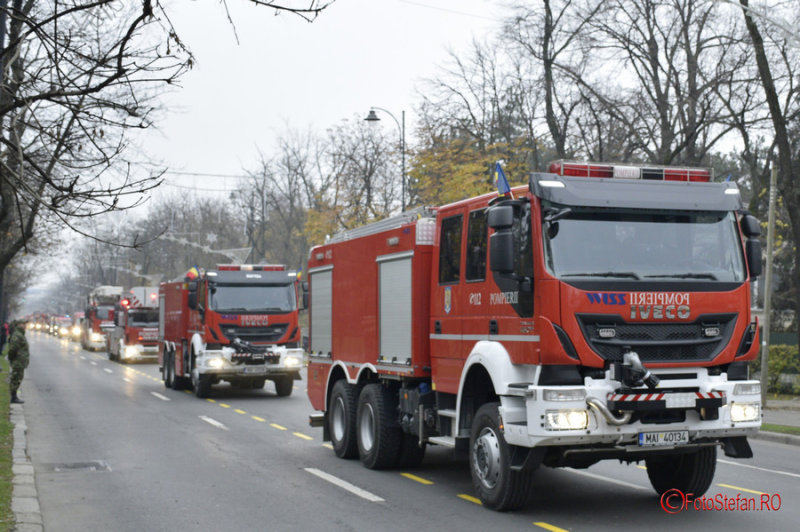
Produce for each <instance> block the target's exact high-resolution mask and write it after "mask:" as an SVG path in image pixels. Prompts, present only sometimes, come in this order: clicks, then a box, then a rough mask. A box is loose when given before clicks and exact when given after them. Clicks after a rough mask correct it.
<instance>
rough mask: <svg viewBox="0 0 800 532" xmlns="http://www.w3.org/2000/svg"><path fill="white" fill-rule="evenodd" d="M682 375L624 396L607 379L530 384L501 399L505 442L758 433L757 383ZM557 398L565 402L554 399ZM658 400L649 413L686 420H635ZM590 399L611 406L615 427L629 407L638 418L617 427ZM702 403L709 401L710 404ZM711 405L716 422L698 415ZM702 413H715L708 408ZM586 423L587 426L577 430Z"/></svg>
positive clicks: (695, 371) (632, 441) (624, 441)
mask: <svg viewBox="0 0 800 532" xmlns="http://www.w3.org/2000/svg"><path fill="white" fill-rule="evenodd" d="M670 373H676V371H675V370H671V371H670ZM686 373H691V375H692V378H687V379H685V380H670V381H662V382H661V384H660V385H659V386H658V387H657V388H656V389H655V390H648V389H646V388H642V389H641V390H638V389H637V390H636V392H637V393H634V394H627V395H625V396H624V397H620V395H619V394H618V393H617V391H616V390H615V389H614V387H613V385H614V384H617V386H618V383H616V381H612V380H610V379H608V378H606V379H603V380H594V379H591V378H587V379H585V383H584V386H537V385H529V386H528V387H527V388H523V389H519V390H511V389H509V390H508V391H509V392H511V393H512V395H504V396H502V407H501V415H502V419H503V422H504V426H505V438H506V440H507V441H508V443H510V444H513V445H519V446H523V447H540V446H553V445H593V444H615V445H621V446H628V445H633V446H637V447H638V445H639V443H638V442H639V434H640V433H664V432H672V431H687V432H688V442H685V443H691V442H693V441H695V440H698V439H719V438H725V437H732V436H747V435H751V434H754V433H756V432H757V431H758V429H759V427H760V426H761V397H760V394H759V393H752V392H753V390H755V389H758V382H757V381H730V382H729V381H727V378H726V376H725V375H724V374H723V375H719V376H711V375H708V372H707V370H706V369H705V368H691V370H687V371H686ZM695 376H696V377H695ZM661 388H670V389H690V390H691V389H697V392H695V391H691V392H684V391H682V392H681V393H670V392H664V393H663V395H662V392H660V391H659V389H661ZM553 390H555V391H559V390H560V391H562V392H563V393H561V394H558V393H555V392H554V391H553ZM639 391H641V394H639V393H638V392H639ZM743 391H744V392H745V393H742V392H743ZM559 395H560V396H561V397H560V398H561V399H564V400H554V399H555V398H556V397H558V396H559ZM631 396H633V397H631ZM656 396H658V397H660V402H652V403H651V404H650V405H649V408H650V410H648V412H665V411H670V412H680V411H684V412H685V420H684V421H674V422H668V423H653V422H650V423H646V422H643V421H642V420H641V419H640V420H637V417H641V416H642V415H645V416H646V415H647V414H646V413H645V412H644V411H643V410H641V409H640V408H648V407H645V406H644V405H643V403H644V401H645V400H648V399H653V398H654V397H656ZM592 397H593V398H595V399H597V400H599V401H600V402H601V403H603V404H604V405H610V407H613V410H615V414H614V415H615V417H616V418H617V420H618V421H617V423H619V422H620V421H622V420H623V419H624V416H623V414H624V412H625V411H626V410H625V408H626V406H625V405H631V406H630V407H628V408H630V410H631V411H635V412H637V413H639V415H638V416H637V414H634V417H633V422H625V423H621V424H615V423H614V421H613V420H608V419H606V417H605V416H604V415H603V414H602V413H601V412H600V411H599V410H598V409H595V408H591V407H590V406H589V405H588V403H587V399H588V398H592ZM706 398H713V401H712V400H711V399H706ZM615 399H616V400H615ZM640 400H642V401H640ZM609 401H611V402H610V403H609ZM625 401H629V402H628V403H626V402H625ZM712 402H713V404H715V405H717V404H718V405H721V406H719V407H718V409H717V416H716V417H717V418H716V419H713V418H714V417H715V416H714V415H713V413H712V414H708V413H706V412H703V413H701V412H700V411H698V410H699V409H701V408H702V405H704V404H706V403H712ZM634 403H635V404H634ZM706 410H709V411H713V409H712V408H709V409H706ZM732 411H733V418H732ZM703 414H705V419H704V415H703ZM645 419H646V418H645ZM559 422H561V423H559ZM584 423H585V426H582V427H581V425H583V424H584ZM568 427H576V428H568ZM577 427H581V428H577Z"/></svg>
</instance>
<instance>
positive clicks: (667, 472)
mask: <svg viewBox="0 0 800 532" xmlns="http://www.w3.org/2000/svg"><path fill="white" fill-rule="evenodd" d="M645 464H646V465H647V476H648V477H649V478H650V484H651V485H652V486H653V488H654V489H655V490H656V492H657V493H658V494H659V495H663V494H664V493H666V492H667V491H669V490H671V489H678V490H680V491H681V492H683V493H693V494H694V496H695V497H700V496H702V495H703V494H704V493H705V492H706V491H707V490H708V488H709V486H711V481H712V480H714V473H715V471H716V469H717V448H716V447H705V448H702V449H700V450H699V451H697V452H696V453H691V454H673V455H667V456H653V457H651V458H647V459H645Z"/></svg>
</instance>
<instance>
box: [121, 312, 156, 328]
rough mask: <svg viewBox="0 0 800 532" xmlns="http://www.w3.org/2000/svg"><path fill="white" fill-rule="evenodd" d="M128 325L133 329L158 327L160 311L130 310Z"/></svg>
mask: <svg viewBox="0 0 800 532" xmlns="http://www.w3.org/2000/svg"><path fill="white" fill-rule="evenodd" d="M128 325H131V326H133V327H158V311H157V310H155V309H148V310H129V311H128Z"/></svg>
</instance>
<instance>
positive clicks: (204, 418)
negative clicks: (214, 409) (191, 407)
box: [199, 416, 231, 430]
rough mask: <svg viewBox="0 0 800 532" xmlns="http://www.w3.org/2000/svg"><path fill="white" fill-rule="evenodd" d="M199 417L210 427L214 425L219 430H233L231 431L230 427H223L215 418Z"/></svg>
mask: <svg viewBox="0 0 800 532" xmlns="http://www.w3.org/2000/svg"><path fill="white" fill-rule="evenodd" d="M199 417H200V419H202V420H203V421H205V422H206V423H208V424H209V425H213V426H215V427H217V428H218V429H222V430H231V429H229V428H228V427H226V426H225V425H223V424H222V423H220V422H219V421H217V420H216V419H214V418H210V417H208V416H199Z"/></svg>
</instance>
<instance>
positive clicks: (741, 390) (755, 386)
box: [733, 382, 761, 395]
mask: <svg viewBox="0 0 800 532" xmlns="http://www.w3.org/2000/svg"><path fill="white" fill-rule="evenodd" d="M733 395H761V383H760V382H740V383H739V384H737V385H736V386H734V387H733Z"/></svg>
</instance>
